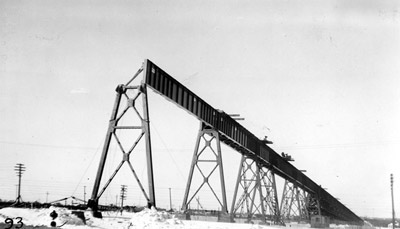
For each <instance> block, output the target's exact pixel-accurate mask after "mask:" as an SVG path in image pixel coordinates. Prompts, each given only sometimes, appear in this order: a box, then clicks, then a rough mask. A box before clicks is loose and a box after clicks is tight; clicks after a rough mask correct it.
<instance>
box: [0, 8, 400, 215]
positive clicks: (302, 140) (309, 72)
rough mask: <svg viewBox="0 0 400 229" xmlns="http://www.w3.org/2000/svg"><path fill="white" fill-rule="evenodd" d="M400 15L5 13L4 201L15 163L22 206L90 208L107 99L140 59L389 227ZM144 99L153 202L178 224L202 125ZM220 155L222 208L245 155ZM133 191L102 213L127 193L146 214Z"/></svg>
mask: <svg viewBox="0 0 400 229" xmlns="http://www.w3.org/2000/svg"><path fill="white" fill-rule="evenodd" d="M399 10H400V3H399V1H395V0H393V1H372V0H367V1H364V0H362V1H361V0H352V1H348V0H342V1H331V0H328V1H298V0H294V1H292V0H291V1H286V0H276V1H274V0H271V1H1V2H0V28H1V30H0V79H1V81H0V82H1V83H0V117H1V122H0V155H1V160H0V198H1V199H15V197H16V196H15V195H16V194H15V190H16V189H15V188H16V187H15V185H16V184H17V177H16V175H15V172H14V171H13V168H14V165H15V164H16V163H24V164H25V166H26V167H27V169H26V172H25V173H24V175H23V180H22V182H23V188H22V198H23V199H24V200H29V201H34V200H39V201H46V198H48V200H49V201H51V200H55V199H59V198H63V197H66V196H70V195H75V196H77V197H80V198H83V191H84V186H86V192H87V195H86V199H88V198H89V195H90V192H91V188H92V185H93V180H94V177H95V173H96V170H97V165H98V162H99V158H100V153H101V152H100V151H101V150H100V149H101V147H102V144H103V141H104V136H105V133H106V130H107V125H108V119H109V117H110V113H111V110H112V106H113V102H114V96H115V91H114V89H115V87H116V85H118V84H121V83H125V82H127V81H128V80H129V79H130V78H131V76H132V75H133V74H134V73H135V72H136V71H137V70H138V68H139V67H140V66H141V64H142V62H143V60H144V59H145V58H148V59H150V60H152V61H153V62H154V63H155V64H157V65H158V66H159V67H161V68H162V69H164V70H165V71H166V72H168V73H169V74H170V75H172V76H173V77H174V78H176V79H177V80H178V81H180V82H182V83H183V84H184V85H186V86H187V87H188V88H190V89H191V90H192V91H194V92H195V93H196V94H197V95H199V96H200V97H202V98H203V99H204V100H206V101H207V102H208V103H209V104H210V105H212V106H213V107H215V108H218V109H222V110H224V111H225V112H227V113H240V114H241V116H242V117H245V118H246V120H245V121H243V122H242V124H243V125H244V126H245V127H246V128H248V129H249V130H251V131H252V132H253V133H254V134H256V135H257V136H258V137H260V138H262V137H263V136H264V135H268V136H269V139H271V140H272V141H274V144H273V145H272V148H274V149H275V150H276V151H277V152H282V151H284V152H286V153H289V154H291V155H292V156H293V157H294V158H295V162H293V164H294V165H295V166H296V167H297V168H299V169H305V170H307V172H306V174H307V175H308V176H309V177H310V178H311V179H313V180H314V181H315V182H316V183H318V184H321V185H322V186H323V187H326V188H327V189H328V192H330V193H331V194H332V195H333V196H335V197H337V198H339V199H340V201H342V202H343V203H344V204H345V205H346V206H348V207H349V208H350V209H352V210H353V211H354V212H355V213H356V214H358V215H360V216H365V215H368V216H379V217H390V216H391V200H390V182H389V176H390V174H391V173H393V174H394V176H395V199H397V200H396V203H395V205H396V209H400V202H399V201H398V200H400V185H399V183H400V166H399V162H400V160H399V159H400V156H398V155H399V152H400V140H399V139H400V121H399V117H400V90H399V89H398V88H399V86H400V77H399V74H400V65H399V60H400V11H399ZM149 96H150V98H149V104H150V105H149V106H150V119H151V128H152V139H153V144H154V145H153V148H154V160H155V162H154V163H155V181H156V195H157V198H158V200H157V201H158V202H159V205H160V206H161V207H169V199H168V198H169V197H168V188H171V189H172V196H173V205H174V206H175V207H176V208H178V207H179V206H180V205H181V202H182V198H183V191H184V187H185V184H186V179H187V175H188V171H189V166H190V161H191V156H192V152H193V148H194V144H195V140H196V134H197V131H198V121H197V120H196V119H195V118H194V117H192V116H190V115H188V114H187V113H186V112H184V111H182V110H180V109H179V108H177V107H176V106H174V105H172V104H170V103H169V102H167V100H165V99H163V98H162V97H160V96H159V95H157V94H155V93H153V92H151V91H150V95H149ZM112 148H113V147H112ZM113 149H116V147H114V148H113ZM222 153H223V160H224V166H225V170H226V172H225V177H226V179H227V189H228V204H229V205H230V201H231V199H232V194H233V188H234V182H235V180H236V175H237V169H238V166H239V160H240V155H239V154H238V153H236V152H234V151H232V150H231V149H229V148H228V147H224V148H223V152H222ZM119 154H120V153H119V152H115V155H113V154H111V155H112V156H110V157H109V162H110V165H107V167H106V171H105V176H106V177H108V176H109V175H110V174H111V173H112V172H113V170H114V168H115V166H114V165H113V163H114V164H115V163H118V162H119V160H120V158H121V155H119ZM140 154H141V152H138V153H137V154H135V155H137V156H136V157H134V156H132V157H133V158H134V159H133V160H135V163H137V164H138V165H136V167H137V172H138V174H139V176H140V177H141V178H142V179H143V182H144V183H146V178H145V175H146V172H145V169H144V167H143V163H144V159H143V158H142V157H141V155H140ZM125 169H126V168H125ZM125 172H126V171H125ZM128 172H129V171H128ZM129 175H130V174H129ZM106 177H105V178H104V179H106ZM129 179H131V180H128V179H127V178H126V176H125V175H120V176H119V177H117V180H116V181H115V182H113V183H112V187H110V190H108V191H107V192H106V193H105V194H104V198H102V201H103V202H106V203H114V202H115V197H116V195H118V194H119V188H120V185H121V184H127V185H128V202H129V201H130V202H129V203H131V204H144V201H143V198H142V197H141V195H140V191H139V189H138V187H137V184H136V182H135V180H134V179H133V177H132V178H129ZM146 185H147V184H146ZM146 185H145V187H147V186H146ZM280 189H282V187H280ZM46 192H49V194H48V195H46ZM200 201H201V202H202V203H203V204H204V205H207V204H208V201H211V202H212V200H208V198H206V197H203V198H200Z"/></svg>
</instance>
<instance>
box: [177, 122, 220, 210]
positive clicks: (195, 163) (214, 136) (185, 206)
mask: <svg viewBox="0 0 400 229" xmlns="http://www.w3.org/2000/svg"><path fill="white" fill-rule="evenodd" d="M206 136H209V137H211V138H210V139H209V140H207V139H206ZM213 141H215V142H216V147H217V150H216V151H215V150H214V149H213V147H212V144H211V143H212V142H213ZM201 142H204V143H205V146H204V147H203V148H202V149H200V143H201ZM206 149H209V150H211V151H212V153H213V154H214V156H215V159H213V160H203V159H202V157H201V155H202V153H203V152H204V151H205V150H206ZM203 163H208V164H209V165H210V164H211V165H212V164H214V165H215V166H214V167H213V169H212V170H211V172H210V173H209V174H204V173H203V172H202V170H201V165H202V164H203ZM195 168H197V170H196V171H198V172H199V173H200V175H201V176H202V178H203V182H202V183H201V185H200V186H199V187H198V188H197V190H196V191H195V192H194V193H193V195H191V196H190V197H189V193H190V189H191V186H192V180H193V174H194V172H195ZM217 168H219V174H220V184H221V192H222V193H221V196H222V200H221V198H219V197H218V195H217V194H216V193H215V191H214V189H213V187H212V186H211V184H210V183H209V178H210V176H211V175H212V174H213V173H214V171H215V170H216V169H217ZM205 185H207V186H208V187H209V188H210V190H211V192H212V193H213V194H214V196H215V198H216V199H217V201H218V202H219V205H220V206H221V212H222V213H223V214H227V213H228V210H227V201H226V190H225V179H224V172H223V165H222V155H221V144H220V139H219V133H218V132H217V131H216V130H213V129H209V128H207V126H206V125H205V124H204V123H201V125H200V130H199V133H198V136H197V141H196V146H195V150H194V153H193V158H192V163H191V166H190V171H189V176H188V181H187V183H186V190H185V195H184V198H183V203H182V211H183V212H187V211H188V210H189V204H190V203H191V201H192V200H193V199H194V197H195V196H196V195H197V194H198V192H199V191H200V190H201V189H202V188H203V187H204V186H205Z"/></svg>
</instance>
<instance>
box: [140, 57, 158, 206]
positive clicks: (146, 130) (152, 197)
mask: <svg viewBox="0 0 400 229" xmlns="http://www.w3.org/2000/svg"><path fill="white" fill-rule="evenodd" d="M143 69H144V73H143V75H144V77H143V81H142V86H141V90H142V101H143V120H142V126H143V129H144V133H145V134H144V135H145V141H146V157H147V176H148V182H149V195H150V196H149V198H150V202H149V203H148V204H147V205H148V207H149V208H150V207H151V206H154V207H155V206H156V198H155V191H154V174H153V158H152V151H151V139H150V119H149V106H148V99H147V86H146V83H145V82H146V75H147V61H145V62H144V66H143Z"/></svg>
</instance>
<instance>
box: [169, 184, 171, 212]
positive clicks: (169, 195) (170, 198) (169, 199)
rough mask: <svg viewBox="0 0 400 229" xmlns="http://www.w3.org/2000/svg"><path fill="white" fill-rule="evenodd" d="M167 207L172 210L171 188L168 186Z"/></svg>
mask: <svg viewBox="0 0 400 229" xmlns="http://www.w3.org/2000/svg"><path fill="white" fill-rule="evenodd" d="M169 209H170V210H171V211H172V199H171V188H169Z"/></svg>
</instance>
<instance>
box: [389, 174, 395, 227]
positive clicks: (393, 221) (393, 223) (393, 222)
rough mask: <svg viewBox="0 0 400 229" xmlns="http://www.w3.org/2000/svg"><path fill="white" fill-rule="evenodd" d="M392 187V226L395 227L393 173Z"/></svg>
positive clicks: (391, 177)
mask: <svg viewBox="0 0 400 229" xmlns="http://www.w3.org/2000/svg"><path fill="white" fill-rule="evenodd" d="M390 189H391V191H392V228H393V229H394V228H395V220H394V219H395V214H394V197H393V174H390Z"/></svg>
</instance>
